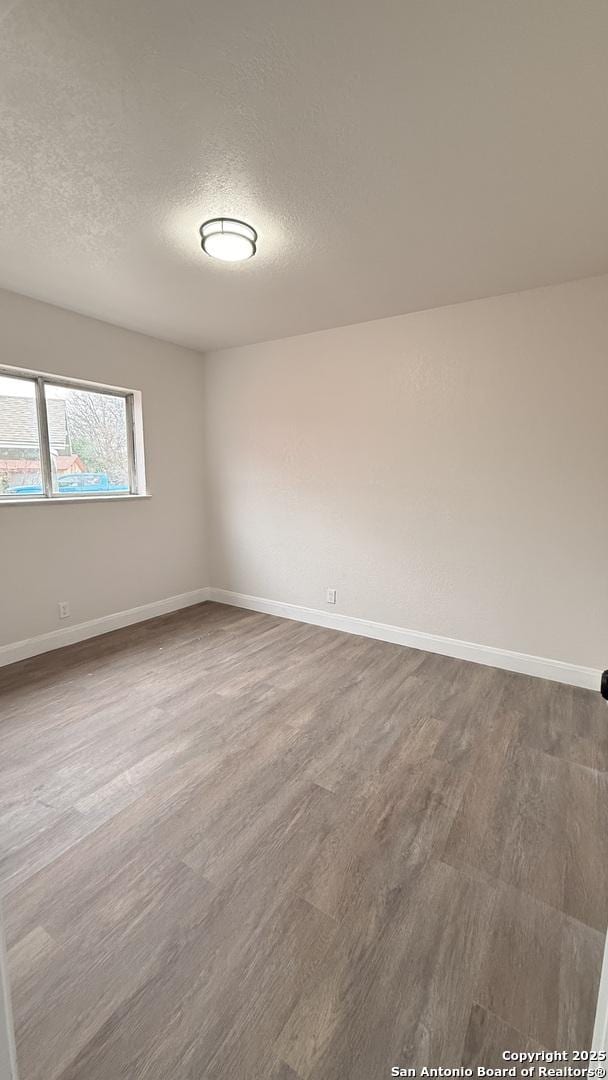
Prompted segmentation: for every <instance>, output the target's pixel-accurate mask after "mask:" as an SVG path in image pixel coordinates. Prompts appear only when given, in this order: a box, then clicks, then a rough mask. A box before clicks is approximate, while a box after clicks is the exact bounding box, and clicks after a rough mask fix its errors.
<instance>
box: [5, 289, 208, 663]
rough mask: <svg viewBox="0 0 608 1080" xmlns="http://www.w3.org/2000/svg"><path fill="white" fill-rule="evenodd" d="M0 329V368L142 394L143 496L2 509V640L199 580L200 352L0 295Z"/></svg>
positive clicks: (202, 567)
mask: <svg viewBox="0 0 608 1080" xmlns="http://www.w3.org/2000/svg"><path fill="white" fill-rule="evenodd" d="M0 333H1V342H2V347H1V351H0V363H4V364H10V365H17V366H21V367H25V368H34V369H37V370H41V371H45V372H51V373H53V374H58V375H71V376H75V377H77V378H81V379H91V380H93V381H97V382H103V383H108V384H112V385H116V386H124V387H129V388H132V389H135V390H141V391H142V393H143V413H144V431H145V442H146V467H147V476H148V486H149V489H150V491H151V493H152V498H151V499H142V500H141V501H139V502H138V501H136V500H130V501H128V502H124V503H120V502H108V503H103V502H94V503H83V504H80V505H76V504H73V503H69V504H67V503H66V504H61V505H57V504H53V505H43V506H39V505H37V506H34V505H32V506H2V505H0V566H1V572H2V578H1V580H2V585H1V594H0V645H1V644H5V643H8V642H12V641H19V640H22V639H24V638H28V637H31V636H35V635H38V634H42V633H45V632H47V631H50V630H57V629H63V628H66V627H68V626H70V625H71V624H75V623H80V622H83V621H85V620H88V619H94V618H98V617H100V616H102V615H108V614H112V613H114V612H118V611H123V610H125V609H128V608H132V607H136V606H139V605H140V604H145V603H150V602H152V601H155V600H162V599H165V598H167V597H170V596H174V595H177V594H180V593H184V592H189V591H190V590H193V589H199V588H201V587H202V586H204V585H206V584H207V569H206V564H205V554H206V552H205V543H204V508H203V500H204V492H203V464H204V462H203V445H202V439H203V432H202V419H201V407H202V395H203V384H202V359H201V357H200V355H199V354H197V353H194V352H190V351H188V350H187V349H182V348H178V347H177V346H174V345H167V344H165V343H163V342H160V341H155V340H154V339H152V338H148V337H144V336H143V335H140V334H133V333H130V332H129V331H126V330H119V329H118V328H116V327H113V326H108V325H107V324H105V323H101V322H97V321H95V320H94V319H87V318H83V317H81V316H79V315H73V314H71V313H69V312H67V311H62V310H61V309H59V308H55V307H50V306H49V305H47V304H40V303H38V302H36V301H34V300H28V299H26V298H25V297H22V296H17V295H15V294H13V293H7V292H2V291H0ZM59 600H68V601H69V603H70V605H71V612H72V614H71V618H70V619H69V620H62V621H61V622H59V620H58V617H57V603H58V601H59Z"/></svg>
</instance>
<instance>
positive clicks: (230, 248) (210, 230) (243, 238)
mask: <svg viewBox="0 0 608 1080" xmlns="http://www.w3.org/2000/svg"><path fill="white" fill-rule="evenodd" d="M199 231H200V234H201V247H202V249H203V251H205V252H206V253H207V255H211V257H212V258H214V259H223V260H224V262H242V261H243V259H250V258H251V256H252V255H255V245H256V241H257V238H258V234H257V232H256V231H255V229H253V228H252V227H251V225H247V224H246V223H245V222H244V221H237V220H236V219H235V218H212V219H211V221H206V222H205V223H204V225H201V227H200V230H199Z"/></svg>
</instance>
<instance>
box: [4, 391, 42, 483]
mask: <svg viewBox="0 0 608 1080" xmlns="http://www.w3.org/2000/svg"><path fill="white" fill-rule="evenodd" d="M42 494H43V490H42V473H41V467H40V442H39V439H38V416H37V411H36V384H35V383H34V382H32V381H31V380H30V379H13V378H10V377H9V376H7V375H0V498H9V499H14V498H18V497H19V496H20V495H23V496H28V495H42Z"/></svg>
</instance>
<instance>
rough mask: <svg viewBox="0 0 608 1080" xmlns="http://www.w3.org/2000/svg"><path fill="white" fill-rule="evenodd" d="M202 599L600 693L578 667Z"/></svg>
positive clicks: (347, 619) (266, 603) (220, 598)
mask: <svg viewBox="0 0 608 1080" xmlns="http://www.w3.org/2000/svg"><path fill="white" fill-rule="evenodd" d="M208 599H209V600H215V601H216V602H217V603H220V604H232V605H233V606H235V607H242V608H247V609H249V610H250V611H262V612H265V613H266V614H267V615H279V616H280V617H282V618H284V619H295V620H296V621H297V622H306V623H313V624H314V625H315V626H327V627H330V628H331V629H332V630H343V631H344V632H345V633H347V634H358V635H360V636H361V637H371V638H377V639H378V640H379V641H391V642H393V643H394V644H395V645H406V646H409V647H410V648H413V649H422V650H423V651H424V652H433V653H440V654H441V655H442V656H453V657H455V658H456V659H457V660H470V661H472V662H473V663H474V664H486V665H488V666H489V667H497V668H504V669H505V670H506V671H517V672H520V673H521V674H523V675H535V676H536V677H537V678H539V679H551V680H553V682H561V683H568V684H569V685H571V686H582V687H585V688H586V689H587V690H599V688H600V678H601V672H600V670H599V669H596V668H588V667H581V666H579V665H578V664H569V663H566V662H565V661H562V660H549V659H546V658H545V657H544V656H529V655H528V654H527V653H519V652H512V651H511V650H510V649H496V648H493V647H492V646H490V645H476V644H474V643H473V642H470V641H459V640H458V639H457V638H449V637H441V636H439V635H438V634H425V633H423V632H422V631H420V630H406V629H405V628H404V627H402V626H391V625H389V624H388V623H380V622H372V621H371V620H370V619H355V618H353V617H352V616H350V615H339V614H338V613H336V612H329V611H321V610H318V609H317V608H309V607H301V606H300V605H299V604H284V603H281V601H279V600H265V599H263V598H262V597H260V596H247V594H246V593H235V592H229V591H227V590H226V589H214V588H210V589H209V590H208Z"/></svg>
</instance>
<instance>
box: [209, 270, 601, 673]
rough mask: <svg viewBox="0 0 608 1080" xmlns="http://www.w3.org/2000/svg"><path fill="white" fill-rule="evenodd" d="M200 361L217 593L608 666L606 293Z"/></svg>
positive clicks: (444, 312)
mask: <svg viewBox="0 0 608 1080" xmlns="http://www.w3.org/2000/svg"><path fill="white" fill-rule="evenodd" d="M205 367H206V422H205V426H206V435H207V459H208V493H209V499H210V502H209V517H210V521H211V522H212V523H213V533H212V537H211V544H212V551H211V559H212V562H211V579H212V584H213V585H215V586H216V587H220V588H225V589H230V590H234V591H238V592H243V593H249V594H252V595H255V596H260V597H265V598H269V599H275V600H281V601H287V602H292V603H297V604H303V605H308V606H311V607H315V608H325V607H326V604H325V589H326V587H327V586H335V587H336V588H337V590H338V604H337V605H336V608H329V609H327V610H330V611H337V612H343V613H345V614H347V615H351V616H356V617H364V618H368V619H373V620H378V621H381V622H387V623H391V624H395V625H398V626H402V627H406V628H408V629H412V630H419V631H424V632H430V633H435V634H440V635H447V636H450V637H455V638H459V639H463V640H468V641H472V642H477V643H480V644H484V645H490V646H494V647H500V648H506V649H513V650H516V651H520V652H525V653H530V654H534V655H539V656H543V657H549V658H553V659H556V660H564V661H570V662H572V663H575V664H582V665H587V666H590V667H595V668H604V667H607V666H608V498H607V495H606V493H607V487H608V485H607V479H608V277H603V278H594V279H587V280H585V281H580V282H576V283H573V284H568V285H563V286H556V287H552V288H547V289H538V290H534V291H530V292H525V293H519V294H514V295H511V296H506V297H501V298H496V299H491V300H481V301H475V302H473V303H466V304H461V305H457V306H453V307H446V308H441V309H437V310H433V311H427V312H420V313H417V314H413V315H406V316H400V317H397V318H392V319H385V320H381V321H377V322H370V323H364V324H359V325H356V326H350V327H345V328H342V329H336V330H331V331H324V332H321V333H315V334H310V335H307V336H304V337H296V338H289V339H285V340H282V341H274V342H270V343H266V344H260V345H254V346H249V347H245V348H239V349H233V350H228V351H223V352H218V353H216V354H211V355H209V356H208V357H207V359H206V362H205Z"/></svg>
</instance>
